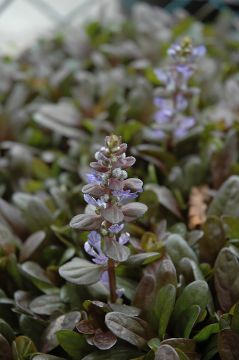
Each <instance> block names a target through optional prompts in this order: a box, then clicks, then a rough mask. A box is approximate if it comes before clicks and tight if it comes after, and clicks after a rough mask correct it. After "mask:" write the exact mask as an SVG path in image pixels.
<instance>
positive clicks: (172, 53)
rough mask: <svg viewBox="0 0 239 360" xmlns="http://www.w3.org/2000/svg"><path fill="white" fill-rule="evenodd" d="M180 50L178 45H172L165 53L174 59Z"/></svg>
mask: <svg viewBox="0 0 239 360" xmlns="http://www.w3.org/2000/svg"><path fill="white" fill-rule="evenodd" d="M180 50H181V46H180V45H178V44H173V45H172V46H171V47H170V48H169V49H168V51H167V53H168V55H169V56H172V57H175V56H176V55H177V53H178V52H179V51H180Z"/></svg>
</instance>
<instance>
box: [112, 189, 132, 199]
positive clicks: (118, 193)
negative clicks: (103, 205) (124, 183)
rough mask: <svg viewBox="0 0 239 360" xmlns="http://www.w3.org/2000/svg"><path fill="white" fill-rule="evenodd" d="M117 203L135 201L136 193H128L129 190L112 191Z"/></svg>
mask: <svg viewBox="0 0 239 360" xmlns="http://www.w3.org/2000/svg"><path fill="white" fill-rule="evenodd" d="M112 194H113V195H114V196H116V197H117V198H118V200H119V201H124V200H131V199H136V198H137V197H138V192H130V190H114V191H113V193H112Z"/></svg>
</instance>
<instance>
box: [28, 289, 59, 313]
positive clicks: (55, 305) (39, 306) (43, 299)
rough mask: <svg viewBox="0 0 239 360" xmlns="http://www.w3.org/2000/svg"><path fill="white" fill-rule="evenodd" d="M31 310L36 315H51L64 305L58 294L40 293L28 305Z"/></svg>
mask: <svg viewBox="0 0 239 360" xmlns="http://www.w3.org/2000/svg"><path fill="white" fill-rule="evenodd" d="M29 307H30V309H31V311H33V312H34V313H35V314H38V315H52V314H53V313H54V312H57V311H58V312H59V311H60V312H61V311H63V310H64V307H65V305H64V304H63V303H62V301H61V299H60V296H59V295H58V294H49V295H41V296H38V297H37V298H35V299H34V300H33V301H32V302H31V303H30V305H29Z"/></svg>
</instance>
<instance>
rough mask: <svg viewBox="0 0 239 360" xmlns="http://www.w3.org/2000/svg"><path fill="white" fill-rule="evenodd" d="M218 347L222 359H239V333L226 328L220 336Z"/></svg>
mask: <svg viewBox="0 0 239 360" xmlns="http://www.w3.org/2000/svg"><path fill="white" fill-rule="evenodd" d="M218 349H219V354H220V357H221V359H222V360H237V359H239V334H237V333H235V332H233V331H231V330H229V329H226V330H223V331H221V332H220V334H219V337H218Z"/></svg>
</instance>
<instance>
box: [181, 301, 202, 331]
mask: <svg viewBox="0 0 239 360" xmlns="http://www.w3.org/2000/svg"><path fill="white" fill-rule="evenodd" d="M200 313H201V308H200V306H198V305H192V306H191V307H190V308H189V309H188V310H187V311H184V312H183V314H182V315H181V317H180V318H181V319H182V323H181V324H180V327H182V328H183V337H185V338H189V336H190V334H191V331H192V329H193V326H194V325H195V324H196V322H197V320H198V318H199V315H200ZM184 324H185V325H184Z"/></svg>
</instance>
